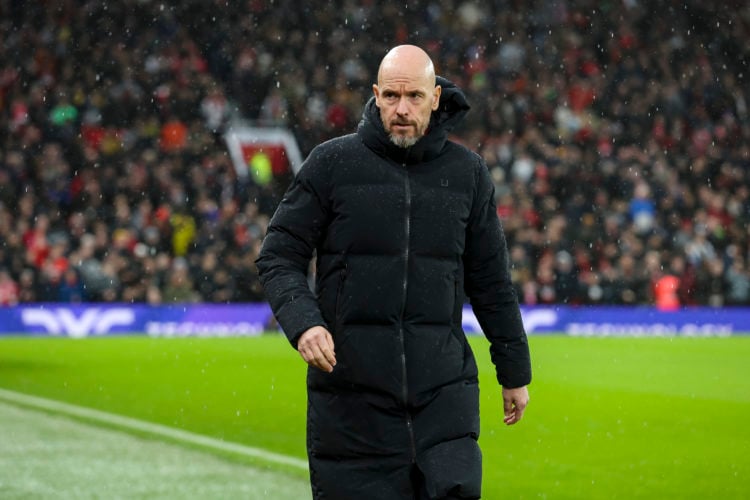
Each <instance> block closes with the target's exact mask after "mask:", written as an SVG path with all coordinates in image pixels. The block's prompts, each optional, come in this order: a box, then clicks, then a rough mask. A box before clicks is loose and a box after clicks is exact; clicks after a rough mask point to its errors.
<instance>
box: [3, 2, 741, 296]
mask: <svg viewBox="0 0 750 500" xmlns="http://www.w3.org/2000/svg"><path fill="white" fill-rule="evenodd" d="M174 3H175V4H178V5H169V4H168V3H165V2H157V1H151V0H122V1H118V2H98V1H91V0H57V1H39V2H24V1H20V0H0V40H2V44H0V304H15V303H26V302H47V301H62V302H147V303H151V304H159V303H169V302H194V301H205V302H247V301H260V300H263V293H262V289H261V287H260V284H259V282H258V279H257V273H256V269H255V265H254V260H255V258H256V256H257V253H258V250H259V247H260V244H261V242H262V239H263V236H264V234H265V229H266V226H267V223H268V220H269V217H270V216H271V214H272V213H273V210H274V208H275V206H276V204H277V203H278V200H279V199H280V196H281V195H282V194H283V191H284V189H285V188H286V186H287V184H288V182H289V177H290V175H279V176H276V177H274V178H272V179H259V178H255V177H253V176H238V175H237V170H236V169H235V166H234V165H233V163H232V161H231V158H230V156H229V154H228V151H227V147H226V143H225V142H224V137H223V134H224V132H225V131H226V128H227V126H228V125H230V124H232V123H235V122H236V121H237V120H244V121H246V122H249V123H253V124H258V125H273V126H283V127H287V128H288V129H289V130H290V131H291V132H292V133H293V134H294V136H295V138H296V139H297V142H298V143H299V146H300V149H301V151H302V154H303V156H304V155H306V154H307V153H309V151H310V150H311V149H312V148H313V147H314V146H315V145H316V144H318V143H319V142H321V141H323V140H325V139H328V138H330V137H333V136H336V135H340V134H342V133H348V132H351V131H353V130H354V128H355V126H356V124H357V122H358V121H359V118H360V116H361V111H362V107H363V104H364V102H365V100H366V99H367V98H368V97H369V95H371V85H372V83H373V81H374V80H375V77H376V70H377V65H378V63H379V61H380V59H381V57H382V56H383V55H384V54H385V52H386V51H387V50H388V49H389V48H390V47H392V46H394V45H397V44H401V43H415V44H418V45H420V46H422V47H424V48H425V49H426V50H427V51H428V53H430V55H431V56H432V57H433V59H434V61H435V63H436V68H437V72H438V73H439V74H441V75H442V76H445V77H446V78H448V79H450V80H452V81H454V82H455V83H456V84H458V85H459V86H460V87H462V88H463V89H464V90H465V92H466V93H467V95H468V98H469V101H470V103H472V105H473V109H472V111H471V112H470V113H469V115H468V117H467V119H466V121H465V123H464V124H463V125H462V126H461V128H460V129H457V130H455V137H454V139H455V140H457V141H459V142H461V143H463V144H465V145H467V146H468V147H470V148H472V149H474V150H476V151H478V152H479V153H480V154H481V155H482V156H483V157H484V159H485V160H486V162H487V165H488V168H489V169H490V172H491V175H492V178H493V179H494V181H495V182H496V195H497V206H498V217H499V218H500V219H501V221H502V223H503V225H504V228H505V231H506V236H507V239H508V245H509V249H510V255H511V265H512V272H513V278H514V280H515V282H516V284H517V286H518V293H519V298H520V301H521V302H522V303H524V304H550V303H567V304H657V305H658V306H659V307H663V308H674V307H680V306H683V305H710V306H722V305H738V304H744V305H748V304H750V271H748V265H749V264H748V259H749V258H750V243H749V238H750V233H749V228H750V224H749V222H750V111H749V110H748V106H749V101H750V85H748V78H749V77H750V75H748V71H750V67H749V64H748V63H750V45H748V43H747V40H748V37H749V36H750V7H749V6H748V4H747V3H746V2H741V1H731V0H730V1H729V2H723V3H715V4H711V3H704V2H701V1H699V0H680V1H667V0H657V1H653V2H645V1H639V0H623V1H578V2H573V1H566V0H536V1H529V2H521V1H517V0H506V1H493V2H479V1H469V0H431V1H430V0H417V1H414V2H408V3H405V2H396V1H389V0H386V1H381V2H375V1H372V0H359V1H355V0H332V1H329V2H327V3H326V4H325V6H324V7H320V6H317V7H315V6H313V4H312V3H310V2H307V3H305V2H302V3H301V2H295V1H291V0H276V1H270V0H248V1H246V2H227V1H217V0H214V1H199V0H186V1H182V2H174Z"/></svg>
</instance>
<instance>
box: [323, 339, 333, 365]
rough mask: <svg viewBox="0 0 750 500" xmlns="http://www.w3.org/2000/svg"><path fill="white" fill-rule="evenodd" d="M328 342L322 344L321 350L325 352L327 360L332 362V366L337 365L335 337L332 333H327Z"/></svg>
mask: <svg viewBox="0 0 750 500" xmlns="http://www.w3.org/2000/svg"><path fill="white" fill-rule="evenodd" d="M326 341H327V342H326V343H325V344H324V345H323V346H321V348H320V349H321V351H322V352H323V355H324V356H325V358H326V361H328V363H330V364H331V366H336V352H335V351H334V350H333V339H332V338H331V336H330V335H326Z"/></svg>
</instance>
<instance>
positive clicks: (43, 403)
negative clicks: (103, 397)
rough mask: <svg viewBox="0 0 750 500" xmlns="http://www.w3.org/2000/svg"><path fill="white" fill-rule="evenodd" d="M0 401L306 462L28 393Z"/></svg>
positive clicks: (0, 393)
mask: <svg viewBox="0 0 750 500" xmlns="http://www.w3.org/2000/svg"><path fill="white" fill-rule="evenodd" d="M0 398H2V399H4V400H6V401H10V402H12V403H16V404H21V405H25V406H30V407H32V408H37V409H40V410H46V411H52V412H55V413H61V414H64V415H69V416H73V417H79V418H85V419H88V420H93V421H95V422H100V423H104V424H108V425H114V426H116V427H121V428H124V429H130V430H133V431H138V432H145V433H148V434H153V435H156V436H162V437H166V438H169V439H173V440H175V441H180V442H183V443H190V444H195V445H198V446H202V447H205V448H212V449H214V450H219V451H224V452H231V453H236V454H238V455H244V456H247V457H253V458H259V459H261V460H265V461H267V462H273V463H276V464H282V465H288V466H292V467H295V468H297V469H304V470H305V471H306V470H307V461H305V460H302V459H300V458H296V457H291V456H289V455H282V454H280V453H274V452H272V451H268V450H264V449H262V448H255V447H252V446H245V445H243V444H238V443H231V442H227V441H221V440H219V439H216V438H212V437H208V436H203V435H201V434H195V433H193V432H189V431H184V430H182V429H175V428H174V427H168V426H166V425H160V424H154V423H151V422H146V421H143V420H138V419H135V418H130V417H124V416H122V415H115V414H114V413H107V412H104V411H100V410H94V409H91V408H85V407H83V406H77V405H73V404H69V403H63V402H60V401H55V400H52V399H46V398H40V397H37V396H29V395H28V394H22V393H20V392H15V391H9V390H7V389H0Z"/></svg>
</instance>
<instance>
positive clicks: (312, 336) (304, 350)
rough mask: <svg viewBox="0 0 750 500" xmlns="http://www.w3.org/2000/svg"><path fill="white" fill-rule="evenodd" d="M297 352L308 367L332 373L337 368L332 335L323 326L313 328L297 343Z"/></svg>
mask: <svg viewBox="0 0 750 500" xmlns="http://www.w3.org/2000/svg"><path fill="white" fill-rule="evenodd" d="M297 350H298V351H299V354H300V356H302V359H304V360H305V362H307V364H308V365H310V366H314V367H315V368H318V369H320V370H323V371H324V372H328V373H331V372H332V371H333V367H334V366H336V353H335V352H334V348H333V337H332V336H331V333H330V332H329V331H328V330H326V329H325V328H323V327H322V326H313V327H312V328H310V329H308V330H307V331H305V333H303V334H302V335H301V336H300V338H299V340H298V341H297Z"/></svg>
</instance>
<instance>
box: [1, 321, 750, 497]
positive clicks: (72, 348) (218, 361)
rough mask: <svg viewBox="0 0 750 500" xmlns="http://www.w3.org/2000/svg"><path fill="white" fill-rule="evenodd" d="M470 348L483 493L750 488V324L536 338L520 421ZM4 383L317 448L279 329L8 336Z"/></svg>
mask: <svg viewBox="0 0 750 500" xmlns="http://www.w3.org/2000/svg"><path fill="white" fill-rule="evenodd" d="M471 344H472V347H473V349H474V352H475V354H476V356H477V360H478V362H479V366H480V372H481V373H480V377H481V390H482V402H481V403H482V435H481V437H480V443H481V445H482V449H483V453H484V486H483V491H484V495H483V498H486V499H499V498H551V499H582V498H624V499H633V498H648V499H657V498H658V499H664V498H738V499H739V498H750V336H745V337H730V338H708V339H696V338H637V339H633V338H589V339H584V338H571V337H564V336H538V337H534V336H532V337H530V345H531V352H532V360H533V365H534V381H533V383H532V385H531V386H530V392H531V404H530V406H529V408H528V410H527V412H526V415H525V418H524V420H523V421H522V422H521V423H520V424H518V425H516V426H513V427H505V426H504V425H503V424H502V415H501V413H502V403H501V398H500V389H499V388H498V387H497V384H496V382H495V381H494V375H493V369H492V366H491V364H490V362H489V357H488V353H487V342H486V340H484V339H483V338H481V337H476V338H472V339H471ZM0 387H1V388H5V389H10V390H14V391H19V392H23V393H27V394H33V395H36V396H41V397H45V398H50V399H55V400H60V401H65V402H68V403H73V404H76V405H81V406H86V407H90V408H95V409H99V410H103V411H107V412H111V413H117V414H122V415H127V416H130V417H135V418H138V419H142V420H146V421H150V422H156V423H160V424H164V425H168V426H172V427H176V428H180V429H186V430H189V431H192V432H195V433H200V434H205V435H208V436H213V437H216V438H220V439H223V440H226V441H230V442H236V443H241V444H245V445H249V446H253V447H260V448H264V449H267V450H270V451H273V452H276V453H282V454H286V455H292V456H295V457H300V458H304V457H305V449H304V443H305V439H304V429H305V366H304V363H303V362H302V360H301V359H299V357H298V355H297V353H296V352H295V351H294V350H292V349H291V348H290V347H289V345H288V343H287V342H286V340H285V339H284V338H283V337H281V336H279V335H264V336H262V337H257V338H217V339H198V338H187V339H151V338H147V337H140V336H133V337H118V338H98V339H84V340H70V339H59V338H18V337H11V338H5V339H0ZM0 448H2V444H1V443H0ZM284 472H285V473H286V474H298V475H299V474H300V473H299V472H296V473H295V472H294V471H292V470H289V471H284Z"/></svg>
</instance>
